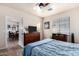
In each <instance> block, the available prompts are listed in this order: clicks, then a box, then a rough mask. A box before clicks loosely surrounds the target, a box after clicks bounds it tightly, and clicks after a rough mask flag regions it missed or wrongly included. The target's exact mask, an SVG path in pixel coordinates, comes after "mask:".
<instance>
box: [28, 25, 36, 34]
mask: <svg viewBox="0 0 79 59" xmlns="http://www.w3.org/2000/svg"><path fill="white" fill-rule="evenodd" d="M28 31H29V33H31V32H36V31H37V27H36V26H28Z"/></svg>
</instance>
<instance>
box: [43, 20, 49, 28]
mask: <svg viewBox="0 0 79 59" xmlns="http://www.w3.org/2000/svg"><path fill="white" fill-rule="evenodd" d="M44 28H45V29H50V22H49V21H48V22H44Z"/></svg>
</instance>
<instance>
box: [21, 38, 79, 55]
mask: <svg viewBox="0 0 79 59" xmlns="http://www.w3.org/2000/svg"><path fill="white" fill-rule="evenodd" d="M23 55H24V56H79V44H74V43H67V42H62V41H57V40H54V39H44V40H41V41H38V42H34V43H30V44H28V45H26V46H25V48H24V53H23Z"/></svg>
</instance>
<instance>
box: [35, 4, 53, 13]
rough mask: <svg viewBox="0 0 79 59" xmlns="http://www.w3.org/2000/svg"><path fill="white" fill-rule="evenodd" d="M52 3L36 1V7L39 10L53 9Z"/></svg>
mask: <svg viewBox="0 0 79 59" xmlns="http://www.w3.org/2000/svg"><path fill="white" fill-rule="evenodd" d="M51 6H52V5H51V3H36V4H35V7H34V9H35V10H37V11H38V12H39V11H51V10H52V9H53V8H51Z"/></svg>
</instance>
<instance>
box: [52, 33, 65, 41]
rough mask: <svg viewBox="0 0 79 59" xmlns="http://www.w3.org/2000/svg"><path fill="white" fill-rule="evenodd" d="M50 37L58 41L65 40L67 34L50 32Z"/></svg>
mask: <svg viewBox="0 0 79 59" xmlns="http://www.w3.org/2000/svg"><path fill="white" fill-rule="evenodd" d="M52 39H56V40H60V41H67V35H66V34H59V33H54V34H52Z"/></svg>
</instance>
